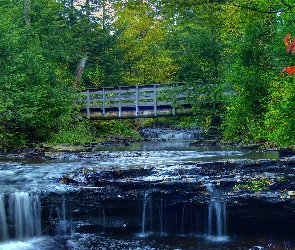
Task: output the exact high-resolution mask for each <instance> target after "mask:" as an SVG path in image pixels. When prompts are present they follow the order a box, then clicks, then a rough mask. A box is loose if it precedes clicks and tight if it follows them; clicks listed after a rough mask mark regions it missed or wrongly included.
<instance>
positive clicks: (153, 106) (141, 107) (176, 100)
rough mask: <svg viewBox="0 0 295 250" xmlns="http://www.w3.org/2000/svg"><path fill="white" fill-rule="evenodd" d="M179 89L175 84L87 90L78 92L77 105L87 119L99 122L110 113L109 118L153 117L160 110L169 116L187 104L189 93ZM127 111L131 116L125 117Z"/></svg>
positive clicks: (179, 85) (189, 102) (179, 86)
mask: <svg viewBox="0 0 295 250" xmlns="http://www.w3.org/2000/svg"><path fill="white" fill-rule="evenodd" d="M183 86H184V85H182V84H179V83H177V84H169V85H168V84H152V85H143V86H120V87H104V88H99V89H87V90H85V91H82V92H80V93H79V95H80V97H81V98H79V100H77V102H78V103H80V104H81V111H82V112H85V111H86V115H87V117H88V118H91V117H92V116H95V115H96V118H97V119H99V118H101V119H103V118H106V117H107V114H108V113H110V112H113V115H112V117H113V118H115V117H117V118H124V117H125V118H126V117H130V116H132V117H147V116H154V117H156V116H158V115H159V111H160V110H162V113H163V109H166V111H168V110H172V113H171V115H176V108H177V107H180V106H182V107H183V106H184V105H189V104H191V101H189V98H188V95H189V90H188V89H186V90H184V88H183ZM131 109H133V110H134V111H132V115H130V114H129V115H127V114H126V112H127V111H126V110H129V113H130V112H131V111H130V110H131ZM148 110H149V111H148ZM150 110H152V111H150ZM116 112H117V113H116ZM99 113H100V114H101V115H100V114H99ZM114 113H116V114H115V115H114ZM166 113H167V112H166Z"/></svg>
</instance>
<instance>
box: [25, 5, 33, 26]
mask: <svg viewBox="0 0 295 250" xmlns="http://www.w3.org/2000/svg"><path fill="white" fill-rule="evenodd" d="M30 9H31V0H24V21H25V25H26V26H28V25H29V24H30Z"/></svg>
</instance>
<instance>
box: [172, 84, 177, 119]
mask: <svg viewBox="0 0 295 250" xmlns="http://www.w3.org/2000/svg"><path fill="white" fill-rule="evenodd" d="M173 93H174V94H175V93H176V92H175V83H173ZM175 98H176V97H173V101H172V113H173V116H175V115H176V110H175Z"/></svg>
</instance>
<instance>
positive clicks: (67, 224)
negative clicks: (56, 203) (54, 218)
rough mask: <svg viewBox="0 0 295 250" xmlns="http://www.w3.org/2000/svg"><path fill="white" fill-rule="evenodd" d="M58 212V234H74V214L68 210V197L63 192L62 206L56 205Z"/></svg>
mask: <svg viewBox="0 0 295 250" xmlns="http://www.w3.org/2000/svg"><path fill="white" fill-rule="evenodd" d="M56 212H57V215H58V223H57V225H56V229H55V230H56V232H55V233H56V234H57V235H72V234H73V233H74V230H73V228H72V216H71V214H70V212H69V211H67V206H66V197H65V195H64V194H63V195H62V197H61V207H56Z"/></svg>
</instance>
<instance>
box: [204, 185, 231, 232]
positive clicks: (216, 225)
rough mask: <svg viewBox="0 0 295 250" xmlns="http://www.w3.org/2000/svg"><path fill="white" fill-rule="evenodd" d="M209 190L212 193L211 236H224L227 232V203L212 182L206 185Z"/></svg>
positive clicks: (209, 226)
mask: <svg viewBox="0 0 295 250" xmlns="http://www.w3.org/2000/svg"><path fill="white" fill-rule="evenodd" d="M206 188H207V191H208V192H209V193H210V194H211V199H210V201H209V204H208V227H207V235H208V236H209V237H224V236H226V233H227V216H226V203H225V201H224V200H223V199H222V197H221V195H220V193H219V191H218V190H215V189H214V187H213V186H212V185H211V184H208V185H206Z"/></svg>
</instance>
